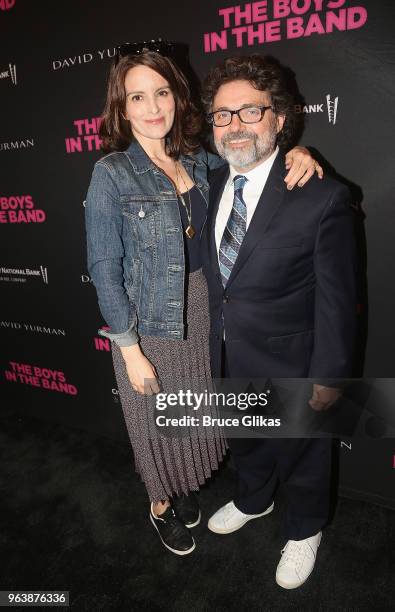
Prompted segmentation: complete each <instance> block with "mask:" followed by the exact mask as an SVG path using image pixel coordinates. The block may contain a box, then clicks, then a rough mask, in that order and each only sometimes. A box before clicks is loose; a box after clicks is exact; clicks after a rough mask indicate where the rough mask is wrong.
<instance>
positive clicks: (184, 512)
mask: <svg viewBox="0 0 395 612" xmlns="http://www.w3.org/2000/svg"><path fill="white" fill-rule="evenodd" d="M173 508H174V510H175V513H176V514H177V516H178V518H179V519H180V521H182V522H183V523H184V525H185V527H188V528H189V529H190V528H191V527H196V525H199V523H200V518H201V513H200V508H199V504H198V501H197V499H196V497H195V495H194V494H193V493H189V495H184V494H181V495H180V496H179V497H173Z"/></svg>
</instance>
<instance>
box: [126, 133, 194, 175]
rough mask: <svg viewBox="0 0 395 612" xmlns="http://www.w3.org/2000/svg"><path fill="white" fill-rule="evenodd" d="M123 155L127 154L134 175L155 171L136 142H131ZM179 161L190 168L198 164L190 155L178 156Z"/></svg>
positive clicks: (150, 161) (151, 162)
mask: <svg viewBox="0 0 395 612" xmlns="http://www.w3.org/2000/svg"><path fill="white" fill-rule="evenodd" d="M125 153H126V154H127V156H128V158H129V161H130V163H131V165H132V167H133V170H134V171H135V172H136V174H143V173H144V172H147V171H148V170H154V171H155V170H157V166H156V165H155V164H154V162H153V161H152V159H150V158H149V157H148V155H147V153H146V152H145V151H144V149H143V147H142V146H141V144H140V143H139V141H138V140H136V139H134V140H132V142H131V143H130V145H129V146H128V148H127V149H126V151H125ZM180 161H181V163H182V164H186V165H191V166H192V165H193V164H196V163H198V164H199V163H200V162H199V161H198V160H196V159H194V158H193V157H192V156H191V155H180Z"/></svg>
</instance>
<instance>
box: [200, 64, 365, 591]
mask: <svg viewBox="0 0 395 612" xmlns="http://www.w3.org/2000/svg"><path fill="white" fill-rule="evenodd" d="M204 102H205V105H206V110H207V112H208V117H209V119H210V120H211V122H212V124H213V135H214V141H215V144H216V147H217V150H218V152H219V154H220V155H221V156H222V157H223V158H225V159H226V160H227V161H228V163H229V166H224V167H222V168H219V169H217V170H215V171H214V172H213V176H212V181H211V187H210V205H209V213H208V219H207V223H206V229H205V235H204V237H203V245H202V251H203V267H204V271H205V274H206V277H207V281H208V287H209V296H210V316H211V336H210V343H211V344H210V350H211V359H212V370H213V376H214V377H220V376H221V373H222V375H223V376H226V377H231V378H232V377H233V378H235V377H237V378H254V377H256V378H262V377H267V376H268V377H309V378H317V377H319V378H326V377H328V378H331V379H336V378H337V377H347V376H351V375H352V360H353V347H354V335H355V315H356V289H355V245H354V238H353V219H352V212H351V208H350V206H349V193H348V190H347V188H346V187H344V186H343V185H341V184H340V183H338V182H336V181H335V180H332V179H331V178H327V177H326V178H324V179H323V180H322V181H320V180H319V179H317V177H313V178H312V179H311V180H310V181H309V182H308V183H307V185H306V186H305V187H304V188H303V189H300V190H299V189H297V188H296V189H294V190H291V191H289V190H287V189H286V185H285V183H284V170H283V168H284V158H283V153H282V151H281V149H280V148H279V147H281V148H282V147H284V146H286V145H287V144H288V142H289V139H290V138H292V135H293V129H294V128H293V126H294V125H295V121H294V119H295V115H294V101H293V99H292V96H291V94H290V93H289V91H288V89H287V85H286V80H285V73H284V71H283V69H282V68H281V67H280V66H279V64H277V63H276V62H275V61H274V60H269V59H265V58H263V57H260V56H257V55H253V56H248V57H235V58H229V59H227V60H225V61H224V62H223V63H222V64H220V65H219V66H217V67H216V68H214V69H213V70H212V71H211V73H210V74H209V76H208V78H207V80H206V86H205V92H204ZM332 384H334V385H336V382H335V383H333V380H332V382H331V383H330V385H332ZM336 397H337V390H336V389H331V388H330V387H322V386H318V385H315V386H314V395H313V400H312V402H311V405H312V406H313V407H314V408H316V409H322V408H325V407H327V406H328V405H330V404H331V403H332V402H333V401H334V400H335V399H336ZM229 444H230V447H231V451H232V454H233V459H234V463H235V466H236V470H237V473H238V480H239V483H238V492H237V496H236V497H235V498H234V500H233V501H231V502H229V503H228V504H226V505H225V506H224V507H222V508H220V509H219V510H218V511H217V512H216V513H215V514H214V515H213V516H212V517H211V519H210V521H209V528H210V529H211V530H212V531H214V532H216V533H220V534H226V533H231V532H233V531H236V530H237V529H240V528H241V527H242V526H243V525H244V524H245V523H247V522H248V521H250V520H252V519H255V518H258V517H263V516H265V515H267V514H268V513H270V512H271V511H272V510H273V496H274V492H275V489H276V486H277V484H278V482H279V481H280V483H281V484H282V485H283V488H284V492H285V497H286V504H287V505H286V517H285V532H286V537H287V540H288V542H287V544H286V545H285V547H284V549H283V550H282V557H281V559H280V562H279V564H278V567H277V572H276V581H277V583H278V584H279V585H280V586H282V587H284V588H287V589H292V588H296V587H298V586H300V585H301V584H303V582H304V581H305V580H306V579H307V578H308V576H309V575H310V573H311V571H312V570H313V568H314V563H315V558H316V554H317V549H318V546H319V543H320V539H321V531H322V528H323V527H324V525H325V523H326V522H327V519H328V512H329V490H330V465H331V440H330V439H293V438H288V439H268V438H266V439H262V438H258V439H256V438H255V439H249V440H246V439H244V440H237V439H230V440H229Z"/></svg>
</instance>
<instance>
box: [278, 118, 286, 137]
mask: <svg viewBox="0 0 395 612" xmlns="http://www.w3.org/2000/svg"><path fill="white" fill-rule="evenodd" d="M285 119H286V115H276V128H277V134H279V133H280V132H281V130H282V129H283V127H284V123H285Z"/></svg>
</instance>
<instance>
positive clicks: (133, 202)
mask: <svg viewBox="0 0 395 612" xmlns="http://www.w3.org/2000/svg"><path fill="white" fill-rule="evenodd" d="M121 205H122V214H123V216H124V217H125V218H126V219H127V220H128V223H129V224H130V225H131V228H132V231H133V232H134V234H135V236H136V238H137V240H138V242H139V245H140V248H142V249H147V248H149V247H152V246H154V245H155V244H156V243H157V242H158V240H159V239H160V236H161V208H160V198H154V197H152V198H148V197H147V196H121Z"/></svg>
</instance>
